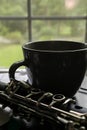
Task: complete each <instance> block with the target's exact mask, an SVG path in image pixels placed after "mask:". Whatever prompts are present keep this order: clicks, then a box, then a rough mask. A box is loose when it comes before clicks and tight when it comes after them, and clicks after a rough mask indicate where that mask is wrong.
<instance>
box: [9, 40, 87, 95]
mask: <svg viewBox="0 0 87 130" xmlns="http://www.w3.org/2000/svg"><path fill="white" fill-rule="evenodd" d="M22 49H23V54H24V60H23V61H19V62H16V63H13V64H12V65H11V67H10V69H9V77H10V79H12V78H13V79H15V76H14V75H15V71H16V69H17V68H18V67H20V66H26V72H27V76H28V82H29V84H30V85H31V86H32V87H34V88H39V89H42V90H44V91H49V92H52V93H54V94H57V93H61V94H64V95H65V96H67V97H72V96H74V94H75V93H76V92H77V90H78V89H79V87H80V85H81V83H82V81H83V78H84V76H85V72H86V65H87V58H86V57H87V56H86V55H87V48H86V45H85V43H80V42H74V41H58V40H52V41H51V40H49V41H36V42H29V43H26V44H25V45H23V47H22Z"/></svg>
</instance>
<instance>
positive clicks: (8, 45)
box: [0, 0, 87, 67]
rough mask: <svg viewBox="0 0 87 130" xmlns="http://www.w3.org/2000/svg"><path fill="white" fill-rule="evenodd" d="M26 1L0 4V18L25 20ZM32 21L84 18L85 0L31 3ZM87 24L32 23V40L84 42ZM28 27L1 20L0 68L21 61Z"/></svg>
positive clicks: (20, 22)
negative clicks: (16, 17) (17, 17)
mask: <svg viewBox="0 0 87 130" xmlns="http://www.w3.org/2000/svg"><path fill="white" fill-rule="evenodd" d="M27 11H28V10H27V0H14V1H12V0H0V16H1V17H4V16H5V17H7V16H11V17H14V16H23V17H24V16H25V17H27V15H28V13H27ZM31 15H32V18H33V17H36V16H38V17H40V16H41V17H44V16H47V17H49V16H50V17H51V16H52V17H55V16H58V17H61V16H65V17H68V16H72V17H73V16H87V0H84V1H83V0H31ZM86 22H87V21H86V20H84V19H83V20H81V19H79V20H76V19H75V20H72V19H70V20H63V19H61V20H45V19H44V18H43V19H39V20H37V19H36V20H35V19H32V24H31V26H32V40H34V41H35V40H51V39H61V40H66V39H67V40H74V41H81V42H84V40H85V28H86ZM28 32H29V26H28V21H27V20H26V19H24V20H4V19H3V20H0V67H9V66H10V65H11V64H12V63H13V62H15V61H17V60H21V59H23V54H22V45H23V44H24V43H25V42H28V41H29V39H28Z"/></svg>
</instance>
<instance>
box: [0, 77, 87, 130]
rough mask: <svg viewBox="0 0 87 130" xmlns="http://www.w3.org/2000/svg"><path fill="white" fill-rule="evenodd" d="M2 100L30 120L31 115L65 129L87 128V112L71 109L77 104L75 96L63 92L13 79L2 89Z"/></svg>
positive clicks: (16, 112) (0, 99) (15, 112)
mask: <svg viewBox="0 0 87 130" xmlns="http://www.w3.org/2000/svg"><path fill="white" fill-rule="evenodd" d="M0 102H1V103H2V104H4V105H3V106H9V107H10V108H11V109H12V110H13V114H14V115H15V114H16V115H17V114H18V115H19V116H22V117H24V118H26V119H27V120H28V118H29V116H30V115H33V116H36V117H37V118H40V119H41V121H43V122H44V120H47V121H49V122H52V123H54V124H56V125H59V124H61V126H62V125H63V127H64V130H86V129H87V113H86V112H84V113H81V112H77V111H74V110H72V109H70V105H71V104H74V105H75V104H76V100H75V98H68V97H65V96H64V95H63V94H53V93H51V92H44V91H43V90H40V89H38V88H33V87H31V86H30V85H29V84H28V83H27V82H24V81H16V80H14V79H11V81H10V83H8V84H7V85H6V87H4V90H1V91H0Z"/></svg>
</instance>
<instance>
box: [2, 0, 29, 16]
mask: <svg viewBox="0 0 87 130" xmlns="http://www.w3.org/2000/svg"><path fill="white" fill-rule="evenodd" d="M26 3H27V2H26V0H0V16H14V15H16V16H25V15H27V8H26V6H27V4H26Z"/></svg>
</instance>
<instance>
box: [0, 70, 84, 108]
mask: <svg viewBox="0 0 87 130" xmlns="http://www.w3.org/2000/svg"><path fill="white" fill-rule="evenodd" d="M15 78H16V79H17V80H24V81H26V80H27V75H26V71H25V69H19V70H17V71H16V74H15ZM0 81H2V82H5V83H8V82H9V74H8V69H0ZM75 96H76V98H77V101H78V104H79V105H80V106H82V107H85V108H87V75H85V77H84V80H83V82H82V84H81V86H80V88H79V90H78V91H77V93H76V94H75Z"/></svg>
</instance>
